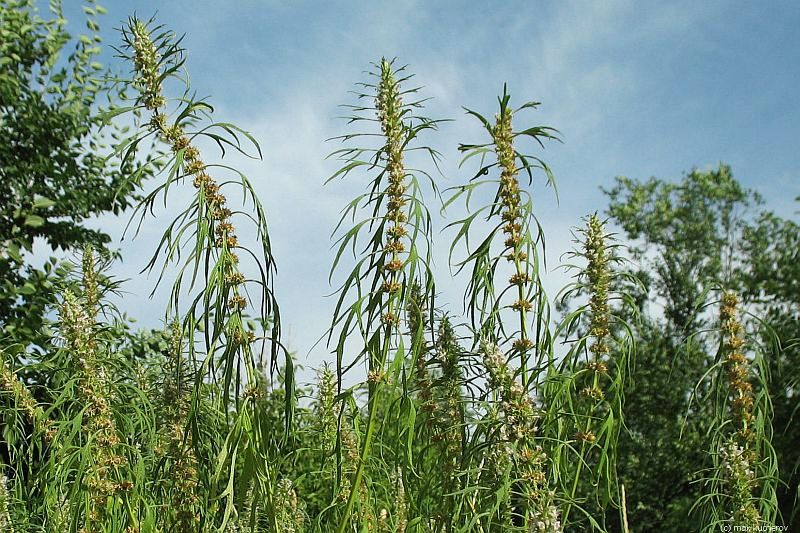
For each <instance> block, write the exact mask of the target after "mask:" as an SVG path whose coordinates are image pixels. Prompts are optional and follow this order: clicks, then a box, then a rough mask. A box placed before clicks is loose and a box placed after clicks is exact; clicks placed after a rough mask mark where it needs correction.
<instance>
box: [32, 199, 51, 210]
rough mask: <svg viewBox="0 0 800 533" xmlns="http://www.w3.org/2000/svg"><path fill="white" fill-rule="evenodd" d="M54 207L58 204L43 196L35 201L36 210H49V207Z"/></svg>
mask: <svg viewBox="0 0 800 533" xmlns="http://www.w3.org/2000/svg"><path fill="white" fill-rule="evenodd" d="M54 205H56V203H55V202H54V201H53V200H51V199H49V198H45V197H43V196H40V197H39V198H37V199H35V200H34V201H33V208H34V209H47V208H48V207H53V206H54Z"/></svg>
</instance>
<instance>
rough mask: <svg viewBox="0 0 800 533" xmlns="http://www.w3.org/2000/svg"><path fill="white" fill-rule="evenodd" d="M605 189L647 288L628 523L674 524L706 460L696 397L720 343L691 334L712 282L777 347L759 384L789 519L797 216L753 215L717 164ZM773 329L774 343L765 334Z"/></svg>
mask: <svg viewBox="0 0 800 533" xmlns="http://www.w3.org/2000/svg"><path fill="white" fill-rule="evenodd" d="M604 192H605V193H606V194H607V196H608V197H609V208H608V214H609V215H610V217H611V218H612V220H613V221H614V222H616V223H617V224H618V225H619V226H620V227H621V228H622V230H623V231H624V233H625V235H626V236H627V237H628V239H631V240H632V243H633V244H632V246H631V248H630V253H631V256H632V259H633V264H634V267H633V268H632V273H633V274H635V275H636V276H637V277H638V278H639V279H640V280H641V281H642V282H643V285H644V287H645V294H643V295H641V297H640V298H639V299H638V300H639V302H640V303H641V305H642V309H641V311H642V312H641V320H640V321H639V322H638V323H637V324H636V327H635V329H636V336H637V358H636V367H635V370H634V372H633V375H632V378H631V385H630V387H629V388H628V390H627V391H626V406H625V414H626V422H627V426H628V430H629V431H628V432H627V433H626V434H624V435H623V437H622V438H621V439H620V450H619V455H620V460H619V464H620V476H621V480H622V481H623V482H624V483H625V484H626V488H627V493H628V495H629V502H628V512H629V515H630V518H631V520H630V521H631V523H632V524H640V525H641V524H655V523H658V524H660V526H661V527H662V528H663V530H665V531H666V530H669V531H671V530H675V531H679V530H683V529H684V527H685V523H686V520H687V513H688V512H689V509H690V508H691V506H692V504H693V502H695V501H696V499H697V497H698V496H699V494H700V484H699V483H697V481H698V476H697V473H698V472H700V471H701V470H702V469H703V468H704V466H706V464H707V457H706V456H707V452H705V451H704V450H705V449H706V448H705V445H704V442H706V440H705V439H706V435H705V431H706V428H705V426H704V425H703V424H704V421H705V420H707V419H709V417H710V416H711V413H710V412H709V409H710V405H711V403H712V402H710V401H709V402H705V401H703V400H702V399H703V397H704V395H705V394H706V393H707V392H708V391H707V390H706V389H705V386H706V385H707V384H706V383H704V382H703V376H704V374H705V372H706V370H708V368H709V367H710V366H711V365H712V364H713V356H714V354H715V353H716V349H717V347H716V344H715V343H716V339H715V338H714V337H713V336H710V337H708V338H706V337H705V336H704V335H699V334H697V333H698V332H700V331H702V330H703V328H706V327H708V326H710V325H711V324H712V321H713V320H714V316H713V314H708V313H705V312H703V311H702V310H703V309H704V308H705V305H706V304H708V303H711V302H712V301H713V299H714V298H715V297H714V296H713V294H711V293H710V292H709V291H710V290H711V289H713V288H715V287H719V286H724V287H726V288H729V289H733V290H736V291H739V292H741V293H742V294H743V295H744V301H745V304H746V305H747V308H748V309H749V310H750V311H751V312H752V313H753V314H754V315H757V316H764V317H766V318H767V320H766V321H765V322H763V323H762V322H760V321H759V320H752V321H751V327H753V328H755V329H756V330H757V331H759V332H760V333H761V335H762V341H767V342H766V344H770V345H772V346H773V348H774V349H771V350H770V351H769V355H770V357H769V368H770V374H771V380H770V381H769V383H768V387H769V392H770V395H772V398H773V403H774V409H775V414H774V421H773V426H774V431H775V435H776V437H775V440H774V446H775V448H776V452H777V454H778V456H779V466H780V471H781V474H782V476H783V481H785V482H787V484H788V486H789V487H794V489H792V488H790V489H788V490H786V489H784V490H783V492H782V494H781V495H780V505H781V511H782V513H783V514H784V516H785V518H788V516H791V515H792V508H793V497H794V493H795V490H796V487H797V479H796V476H795V474H793V473H792V472H793V470H794V469H796V464H797V460H798V455H797V452H795V451H793V449H794V446H793V445H792V442H797V438H798V435H797V430H796V429H794V428H793V426H792V424H791V419H792V415H793V414H795V413H794V410H795V409H796V402H795V405H792V401H791V399H792V397H793V395H795V394H796V392H795V391H796V388H797V384H798V380H797V374H796V371H794V368H796V364H795V365H794V366H792V365H791V364H790V361H797V355H796V349H795V348H792V339H793V338H797V331H798V328H797V303H796V294H797V290H796V288H797V283H798V280H800V278H799V277H798V267H797V261H796V254H797V251H796V250H797V239H798V238H797V237H796V235H797V228H796V224H794V223H793V222H790V221H787V220H784V219H781V218H779V217H777V216H775V215H774V214H772V213H769V212H764V211H761V209H763V200H762V199H761V198H760V197H759V196H758V195H757V194H756V193H754V192H753V191H750V190H748V189H746V188H744V187H742V185H741V184H740V183H739V182H738V181H736V179H735V178H734V177H733V174H732V172H731V169H730V167H728V166H726V165H719V166H718V167H717V168H715V169H712V170H707V171H702V170H692V171H691V172H689V173H688V174H687V175H686V176H684V178H683V179H682V180H681V181H679V182H668V181H665V180H662V179H658V178H650V179H648V180H643V181H640V180H635V179H629V178H625V177H620V178H617V181H616V184H615V185H614V186H613V187H612V188H610V189H608V190H605V191H604ZM793 258H794V259H793ZM793 290H794V292H792V291H793ZM648 302H651V303H649V304H648ZM790 324H793V325H794V326H793V328H794V329H792V327H789V325H790ZM770 326H771V327H770ZM772 331H778V332H779V333H778V335H777V337H778V340H779V341H780V343H778V342H772V340H771V339H772V336H771V335H772V334H771V332H772ZM792 350H795V351H794V352H793V351H792ZM693 400H696V401H693ZM795 425H796V424H795ZM792 439H794V440H792ZM787 523H788V522H787ZM640 527H641V526H640Z"/></svg>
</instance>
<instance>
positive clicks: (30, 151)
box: [0, 0, 136, 347]
mask: <svg viewBox="0 0 800 533" xmlns="http://www.w3.org/2000/svg"><path fill="white" fill-rule="evenodd" d="M50 10H51V12H52V14H53V17H52V18H50V19H47V20H45V19H43V18H41V17H40V15H39V13H38V10H37V8H36V2H35V1H33V0H0V113H1V114H0V137H2V139H3V142H2V143H0V279H2V280H3V282H2V284H0V338H4V341H5V342H6V343H8V344H18V345H19V346H23V347H25V346H31V345H33V346H36V345H41V343H42V342H44V340H45V339H43V335H42V331H41V330H42V328H43V326H44V325H45V321H44V319H45V316H46V314H47V313H46V309H47V307H48V306H49V305H51V304H52V303H53V299H54V297H55V294H56V292H57V291H56V290H55V287H56V286H57V285H58V284H59V283H60V281H59V280H62V279H63V275H64V270H63V268H58V267H57V265H56V262H55V261H50V262H48V263H47V264H46V265H45V267H44V268H43V269H37V268H34V267H33V266H32V265H30V264H29V263H28V262H26V260H25V257H24V255H25V252H26V251H28V252H30V251H31V250H32V248H33V245H34V242H36V241H37V240H41V241H44V243H45V244H46V245H47V246H48V247H49V248H50V249H51V250H76V249H80V248H81V247H82V246H83V245H85V244H94V245H95V246H98V247H102V246H103V245H105V244H107V243H108V242H109V240H110V238H109V236H108V235H107V234H106V233H104V232H103V231H100V230H96V229H91V228H89V227H87V225H86V224H85V223H86V221H87V220H88V219H90V218H91V217H95V216H98V215H101V214H103V213H109V212H111V213H119V212H121V211H122V210H124V209H125V208H126V207H128V206H129V205H131V203H132V202H133V201H134V200H135V186H136V184H135V183H134V181H133V180H131V179H130V175H131V174H132V172H131V169H130V168H126V169H122V168H120V167H119V165H117V166H114V165H113V164H112V163H110V162H109V160H107V159H106V158H105V157H103V150H104V148H105V147H104V145H103V139H104V138H107V137H109V136H112V137H113V136H117V135H118V134H119V131H118V130H114V129H109V127H108V126H106V125H105V121H104V118H103V117H104V115H103V112H102V109H101V108H100V107H99V103H100V102H101V100H102V98H104V97H105V98H109V101H111V100H110V98H112V97H113V91H112V85H111V84H110V83H109V82H107V81H106V76H105V75H104V73H103V66H102V65H101V64H100V63H98V62H97V56H98V54H99V53H100V47H99V43H100V37H99V35H98V31H99V25H98V23H97V21H96V18H97V16H98V15H99V14H102V13H104V10H103V8H102V7H100V6H97V5H93V4H92V3H91V2H90V3H89V7H85V8H84V11H85V13H86V26H87V28H88V30H89V33H88V35H81V36H80V37H79V38H78V39H77V41H75V42H73V41H71V37H70V35H69V33H67V31H66V30H65V26H66V20H65V19H64V17H63V14H62V10H61V3H60V1H59V0H53V1H51V2H50ZM134 174H135V173H134Z"/></svg>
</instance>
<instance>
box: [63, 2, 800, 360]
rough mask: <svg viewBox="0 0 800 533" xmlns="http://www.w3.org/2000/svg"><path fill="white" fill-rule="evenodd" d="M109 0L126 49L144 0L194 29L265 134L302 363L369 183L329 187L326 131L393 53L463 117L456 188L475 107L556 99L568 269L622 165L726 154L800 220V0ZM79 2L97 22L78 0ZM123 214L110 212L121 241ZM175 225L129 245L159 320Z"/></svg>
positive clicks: (691, 161)
mask: <svg viewBox="0 0 800 533" xmlns="http://www.w3.org/2000/svg"><path fill="white" fill-rule="evenodd" d="M76 4H77V3H76ZM103 5H104V6H105V7H106V8H107V9H108V10H109V14H108V15H106V16H105V17H104V19H103V20H102V23H103V26H104V28H106V29H108V31H104V34H105V39H106V43H107V44H116V43H118V37H117V35H116V34H115V33H114V32H113V31H111V30H110V28H112V27H119V25H120V22H121V21H122V20H123V19H124V18H125V17H127V16H128V15H129V14H131V13H132V12H134V11H135V12H136V13H137V14H138V15H139V16H140V17H142V18H147V17H149V16H151V15H153V14H154V13H157V19H158V21H159V22H161V23H163V24H165V25H167V26H168V27H170V28H171V29H173V30H174V31H175V32H177V33H185V34H186V38H185V41H184V44H185V46H186V48H187V49H188V63H187V67H188V69H189V73H190V75H191V79H192V84H193V87H194V89H195V90H196V91H197V92H198V94H199V95H208V96H209V97H210V99H211V102H212V103H213V104H214V105H215V107H216V110H217V114H216V118H217V119H218V120H224V121H230V122H234V123H236V124H237V125H239V126H241V127H242V128H244V129H247V130H249V131H251V132H252V133H253V134H254V135H255V136H256V138H257V139H258V140H259V141H260V143H261V145H262V148H263V150H264V154H265V157H264V161H263V162H256V163H253V162H241V165H242V166H243V169H244V170H245V171H246V172H247V173H248V174H249V176H250V178H251V179H252V180H253V181H255V182H256V187H257V190H258V191H259V194H260V198H261V201H262V202H263V204H264V206H265V208H266V210H267V215H268V218H269V222H270V225H271V230H272V237H273V242H274V252H275V255H276V257H277V260H278V268H279V271H278V277H277V279H276V291H277V294H278V297H279V299H280V302H281V304H282V308H283V314H284V321H285V324H286V333H287V337H286V340H287V341H288V343H289V345H290V346H291V347H292V348H293V349H295V350H296V352H297V354H298V357H299V359H300V362H301V363H303V364H310V365H312V366H313V365H317V364H318V363H319V361H320V360H321V358H323V357H325V356H326V350H325V349H324V348H323V347H319V346H318V347H317V348H315V349H314V350H312V351H311V356H310V358H308V359H307V358H306V354H308V353H309V351H310V350H311V347H312V345H313V344H314V341H316V339H317V338H318V337H319V336H320V335H322V333H323V332H324V329H325V327H326V326H327V324H328V321H329V320H330V318H329V317H330V312H331V309H332V299H331V298H327V299H326V298H324V295H325V294H328V293H330V291H331V287H330V286H329V285H328V283H327V272H328V269H329V265H330V260H331V252H330V246H331V241H330V239H329V234H330V231H331V230H332V228H333V227H334V225H335V223H336V221H337V220H338V213H339V210H340V209H341V208H342V207H343V206H344V204H345V203H346V202H347V201H348V200H349V199H350V197H352V195H353V194H354V193H355V192H356V191H358V190H359V183H358V181H349V182H348V183H335V184H331V185H329V186H326V187H323V185H322V184H323V181H324V180H325V178H326V177H327V176H328V175H330V174H331V173H332V172H333V171H334V170H335V169H336V164H335V162H333V161H330V160H328V161H326V160H325V155H326V154H327V153H328V152H330V151H331V150H332V149H333V148H335V146H334V145H332V144H331V143H326V142H325V141H324V140H325V139H326V138H329V137H333V136H336V135H340V134H343V133H346V132H349V131H352V130H351V129H348V127H347V126H346V125H345V123H344V121H342V120H337V119H336V116H337V115H339V114H340V112H341V110H339V109H337V105H339V104H343V103H350V102H352V100H351V99H350V97H349V95H348V94H347V91H349V90H351V89H352V84H353V83H354V82H356V81H360V80H363V79H364V77H363V75H362V72H363V71H364V70H365V69H367V68H368V67H369V63H370V62H373V61H376V60H378V59H379V58H380V57H381V56H388V57H395V56H396V57H398V60H399V61H400V62H402V63H407V64H408V65H409V70H410V71H411V72H413V73H415V75H416V78H415V79H416V81H417V82H418V84H420V85H423V86H424V88H423V89H422V93H421V94H422V95H424V96H431V97H433V100H432V101H431V102H430V104H429V105H428V107H427V114H428V115H429V116H432V117H437V118H451V119H456V120H455V121H453V122H449V123H447V124H445V125H443V126H442V127H441V131H440V132H439V133H438V134H437V135H436V136H435V137H430V138H429V139H428V143H429V144H431V145H433V146H434V147H435V148H437V149H438V150H440V151H441V152H442V153H443V155H444V156H445V158H446V160H445V163H444V164H443V167H442V168H443V171H444V174H445V176H446V178H445V179H443V181H442V186H443V188H444V187H446V186H448V185H449V184H455V183H459V182H461V181H463V180H464V179H466V178H467V177H469V171H468V170H459V169H458V161H459V155H458V152H457V150H456V147H457V145H458V143H459V142H473V141H481V140H483V139H484V137H482V133H481V131H480V130H479V128H478V127H477V123H475V122H474V121H473V120H471V119H470V118H469V117H466V116H464V113H463V110H462V109H461V106H466V107H469V108H472V109H475V110H478V111H481V112H483V113H484V114H487V115H489V116H491V115H493V113H494V111H495V109H496V105H497V104H496V95H497V94H498V92H500V91H501V90H502V86H503V83H504V82H507V83H508V86H509V92H510V93H511V94H512V98H513V99H514V100H515V101H517V102H518V103H522V102H524V101H527V100H537V101H540V102H542V106H541V109H540V110H538V111H536V112H534V113H531V114H529V115H528V117H527V118H526V119H525V120H526V121H527V122H526V124H530V125H541V124H544V125H549V126H553V127H555V128H557V129H559V130H560V131H561V134H562V137H563V139H564V143H563V144H551V145H549V146H548V147H547V149H546V151H544V152H543V153H540V154H538V155H541V156H542V157H543V158H544V159H545V160H546V161H548V163H549V164H550V165H551V167H552V168H553V171H554V173H555V175H556V180H557V182H558V188H559V193H560V204H558V205H557V204H556V202H555V198H554V195H553V194H552V192H551V191H549V190H546V189H545V188H544V187H543V183H542V182H541V181H539V182H538V183H536V184H535V185H534V189H533V194H534V197H535V198H536V200H535V203H536V211H537V213H538V216H539V218H540V220H541V221H542V223H543V225H544V228H545V231H546V234H547V237H548V246H549V251H548V260H549V261H550V265H551V266H554V265H555V264H557V261H558V258H559V256H560V255H561V254H562V253H563V252H565V251H567V250H568V249H569V248H570V247H571V243H570V228H571V227H572V226H575V225H577V224H579V223H580V218H581V217H582V216H584V215H586V214H588V213H591V212H593V211H595V210H600V211H602V210H603V209H604V207H605V200H604V197H603V195H602V194H601V192H600V190H599V188H600V187H601V186H609V185H611V184H612V182H613V179H614V177H615V176H617V175H626V176H630V177H635V178H647V177H649V176H658V177H663V178H669V179H679V178H680V176H681V175H682V174H683V173H684V172H686V171H688V170H690V169H691V168H693V167H700V168H703V167H709V166H716V165H717V163H718V162H725V163H728V164H730V165H732V167H733V171H734V174H735V176H736V177H737V178H738V179H740V180H741V181H742V182H743V183H744V184H745V185H747V186H749V187H752V188H754V189H756V190H758V191H759V192H761V193H762V194H763V195H764V196H765V198H766V199H767V201H768V204H769V206H770V207H771V208H772V209H774V210H776V211H778V212H779V213H781V214H783V215H786V216H789V215H791V214H792V213H794V211H795V210H796V204H795V203H794V202H793V199H794V198H795V197H797V196H800V185H798V184H799V183H800V180H798V177H800V157H798V150H797V148H796V147H797V144H798V138H800V106H799V105H798V100H797V95H798V87H799V86H800V60H799V59H798V57H799V56H798V54H800V34H799V33H798V31H797V28H798V27H800V4H798V3H797V2H796V1H792V0H787V1H770V2H745V1H715V0H703V1H697V0H694V1H672V2H641V1H638V2H637V1H633V0H612V1H602V2H601V1H595V2H590V1H558V2H555V1H553V2H536V1H527V2H526V1H520V2H477V1H463V2H457V1H441V2H432V1H422V0H420V1H413V0H401V1H394V2H376V1H372V2H337V1H330V2H289V1H286V2H279V1H268V0H260V1H257V0H247V1H228V2H222V1H216V2H211V1H197V0H195V1H184V0H173V1H172V2H169V3H166V2H164V3H162V2H146V1H125V2H123V1H114V2H110V1H107V2H105V3H103ZM67 13H68V15H71V16H72V17H73V18H75V19H76V20H77V19H78V18H79V17H80V15H79V14H78V13H79V12H77V10H76V8H75V6H74V5H73V6H71V7H70V8H69V9H68V11H67ZM107 63H113V60H112V58H111V57H108V58H107ZM117 67H118V68H127V67H125V66H123V65H118V66H117ZM514 100H512V101H514ZM521 120H522V119H521ZM237 163H238V162H237ZM124 223H125V220H122V219H103V220H102V221H99V224H102V226H103V227H104V228H106V229H107V230H108V231H110V232H111V233H112V234H113V235H114V237H119V236H120V235H121V230H122V228H123V226H124ZM164 224H166V217H163V218H161V219H159V220H156V221H151V223H150V225H149V226H148V228H147V229H146V230H145V232H144V233H143V235H142V237H140V238H139V239H138V240H136V241H133V242H131V241H130V240H126V241H123V242H121V243H120V247H121V249H122V252H123V256H124V257H125V261H124V263H122V264H121V265H118V267H117V268H118V272H117V273H118V275H120V276H122V277H131V278H133V279H132V280H131V282H130V283H129V284H128V285H127V287H128V290H129V291H131V294H130V295H129V296H127V297H126V298H125V299H124V300H123V301H122V303H121V305H122V306H123V308H125V309H126V310H127V311H129V312H130V314H131V315H133V316H137V317H139V318H140V319H141V320H140V323H142V324H144V325H148V326H157V325H158V323H159V319H160V315H159V313H160V311H159V312H156V313H154V312H153V309H159V308H160V305H159V303H158V301H157V300H158V298H159V296H157V297H156V301H155V302H154V301H149V300H147V299H146V295H147V293H148V292H149V291H148V288H149V286H150V284H151V281H148V280H147V279H145V278H144V277H143V276H138V275H137V272H138V270H139V269H140V268H141V267H142V266H143V265H144V261H145V259H144V256H145V254H147V253H149V252H150V251H151V248H152V246H153V245H154V243H153V242H152V240H150V239H152V238H155V236H156V235H157V234H159V232H160V231H161V230H162V229H163V225H164ZM439 228H441V225H440V226H439ZM439 228H437V229H439ZM447 240H448V236H447V235H437V242H438V243H440V244H444V243H446V242H447ZM438 262H439V268H438V270H437V272H439V273H440V285H441V286H442V290H443V291H444V292H445V293H446V295H450V296H452V298H450V299H451V301H452V303H453V305H452V306H451V309H452V310H458V308H459V306H458V294H459V292H460V291H459V290H456V286H457V285H458V284H457V283H454V282H452V281H450V280H448V277H449V272H448V269H447V265H446V260H443V258H439V259H438ZM565 280H566V276H565V275H564V274H563V273H560V272H558V271H556V272H554V273H550V274H548V276H547V278H546V283H547V286H548V288H550V289H551V291H552V290H556V289H557V288H558V286H559V285H560V284H562V283H563V282H564V281H565Z"/></svg>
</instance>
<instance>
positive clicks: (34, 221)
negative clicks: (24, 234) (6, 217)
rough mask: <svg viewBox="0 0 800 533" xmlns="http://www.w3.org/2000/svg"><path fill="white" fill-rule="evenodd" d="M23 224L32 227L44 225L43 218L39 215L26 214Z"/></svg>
mask: <svg viewBox="0 0 800 533" xmlns="http://www.w3.org/2000/svg"><path fill="white" fill-rule="evenodd" d="M25 225H26V226H30V227H32V228H38V227H39V226H42V225H44V218H42V217H40V216H39V215H28V216H26V217H25Z"/></svg>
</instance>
